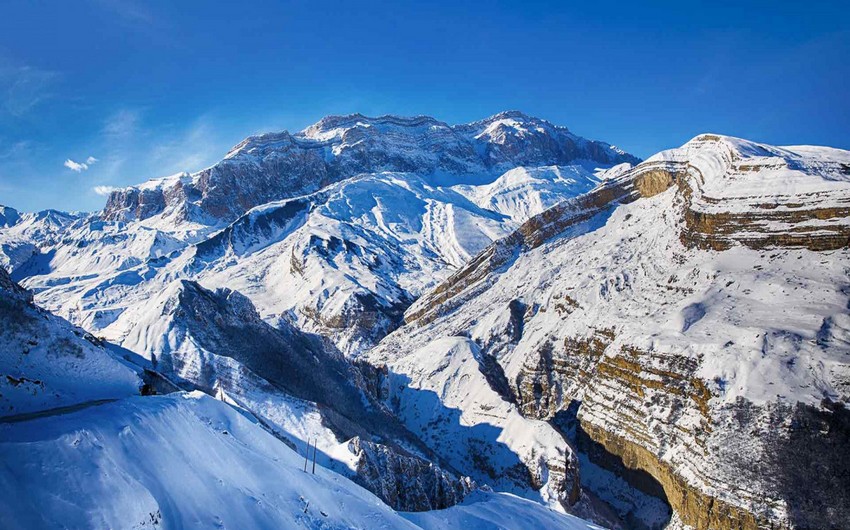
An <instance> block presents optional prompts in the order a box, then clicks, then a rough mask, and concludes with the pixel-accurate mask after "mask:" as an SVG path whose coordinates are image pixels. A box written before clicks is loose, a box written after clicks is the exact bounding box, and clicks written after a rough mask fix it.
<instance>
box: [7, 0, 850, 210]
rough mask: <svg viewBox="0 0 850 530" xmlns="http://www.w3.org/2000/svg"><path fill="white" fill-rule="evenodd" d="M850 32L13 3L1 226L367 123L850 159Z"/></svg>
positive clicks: (519, 9)
mask: <svg viewBox="0 0 850 530" xmlns="http://www.w3.org/2000/svg"><path fill="white" fill-rule="evenodd" d="M846 11H847V10H846V8H842V7H841V6H840V4H839V2H817V1H812V2H803V3H800V2H793V3H791V2H783V1H773V2H768V1H765V2H746V1H744V2H723V1H719V0H713V1H711V2H681V1H679V2H634V3H630V2H617V1H615V0H612V1H609V2H577V3H574V2H534V1H525V2H487V3H472V2H456V1H453V2H440V1H433V2H427V3H426V2H421V3H419V2H417V3H406V2H395V3H383V2H371V1H368V0H364V1H359V2H294V3H289V2H247V1H246V2H241V3H238V4H237V3H234V2H221V3H214V2H210V1H203V2H201V1H197V2H196V1H191V0H180V1H173V0H170V1H150V2H145V1H141V0H139V1H135V0H81V1H78V2H67V1H39V0H27V1H17V0H12V1H7V2H4V5H3V10H2V21H0V204H8V205H11V206H14V207H16V208H19V209H21V210H35V209H43V208H57V209H65V210H76V209H85V210H94V209H98V208H101V207H102V206H103V204H104V201H105V198H104V197H103V196H101V195H99V194H98V193H97V190H100V191H101V192H103V191H104V190H105V189H108V187H111V186H113V187H114V186H125V185H129V184H134V183H139V182H142V181H144V180H146V179H148V178H152V177H158V176H164V175H168V174H172V173H176V172H178V171H195V170H198V169H201V168H203V167H205V166H207V165H210V164H212V163H214V162H215V161H217V160H218V159H220V158H221V157H222V156H223V155H224V153H225V152H226V151H227V150H228V149H229V147H231V146H232V145H234V144H236V143H238V142H239V141H240V140H241V139H242V138H244V137H245V136H247V135H249V134H253V133H258V132H264V131H272V130H281V129H289V130H300V129H302V128H303V127H305V126H307V125H309V124H310V123H313V122H315V121H317V120H318V119H319V118H321V117H322V116H324V115H327V114H348V113H351V112H361V113H364V114H368V115H380V114H387V113H393V114H402V115H412V114H429V115H432V116H435V117H437V118H439V119H442V120H444V121H447V122H449V123H459V122H466V121H471V120H474V119H479V118H482V117H485V116H488V115H491V114H494V113H496V112H499V111H501V110H506V109H519V110H522V111H524V112H526V113H529V114H532V115H536V116H539V117H542V118H546V119H548V120H550V121H552V122H554V123H557V124H561V125H566V126H568V127H569V128H570V129H571V130H573V131H574V132H576V133H577V134H580V135H583V136H586V137H589V138H596V139H602V140H605V141H608V142H611V143H614V144H617V145H619V146H621V147H622V148H624V149H626V150H627V151H630V152H632V153H635V154H637V155H639V156H642V157H646V156H649V155H651V154H652V153H654V152H656V151H658V150H661V149H665V148H669V147H675V146H677V145H680V144H682V143H684V142H685V141H687V140H688V139H690V138H691V137H693V136H695V135H696V134H698V133H701V132H707V131H710V132H717V133H723V134H730V135H734V136H741V137H746V138H750V139H754V140H757V141H763V142H767V143H773V144H801V143H808V144H821V145H831V146H835V147H842V148H850V134H848V133H850V96H848V94H850V86H848V84H850V60H848V57H850V30H848V29H847V25H846V16H847V12H846ZM95 159H96V160H95ZM68 160H70V161H72V162H73V163H69V164H65V162H66V161H68ZM87 160H88V162H87ZM68 166H70V167H68Z"/></svg>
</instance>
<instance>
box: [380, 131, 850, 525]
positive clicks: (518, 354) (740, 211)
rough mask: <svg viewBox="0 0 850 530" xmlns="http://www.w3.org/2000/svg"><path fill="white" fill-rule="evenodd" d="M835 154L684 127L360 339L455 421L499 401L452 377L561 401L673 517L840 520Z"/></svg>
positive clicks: (849, 332)
mask: <svg viewBox="0 0 850 530" xmlns="http://www.w3.org/2000/svg"><path fill="white" fill-rule="evenodd" d="M848 155H850V153H847V152H846V151H839V150H834V149H828V148H814V147H795V148H775V147H771V146H764V145H760V144H755V143H752V142H747V141H744V140H738V139H733V138H726V137H717V136H711V135H704V136H701V137H697V138H695V139H694V140H693V141H692V142H689V143H688V144H686V145H685V146H683V147H682V148H681V149H676V150H672V151H668V152H664V153H662V154H660V155H658V156H656V157H653V158H652V159H650V160H648V161H647V162H645V163H644V164H641V165H639V166H637V167H636V168H635V169H634V170H632V171H630V172H627V173H624V174H623V175H621V176H620V177H617V178H615V179H613V180H612V181H611V182H610V183H609V184H608V185H606V186H603V187H602V188H600V189H598V190H597V191H594V192H592V193H590V194H589V195H588V196H586V197H584V198H581V199H580V200H578V201H574V202H573V203H567V204H565V205H562V206H560V207H556V208H553V209H552V210H550V211H547V212H546V213H544V214H543V215H541V216H539V217H537V218H533V219H532V220H530V221H529V222H527V223H525V224H524V225H523V226H522V227H521V228H520V229H519V230H518V231H517V232H516V233H515V234H514V235H513V236H511V237H510V238H508V239H506V240H504V241H502V242H500V243H499V244H495V245H493V246H491V247H489V248H488V249H487V250H486V251H485V252H483V253H482V254H481V255H479V256H478V257H476V258H475V259H473V260H471V261H470V263H469V264H468V265H467V266H465V267H464V268H463V269H461V270H460V271H458V272H457V273H455V274H454V275H453V276H451V277H450V278H449V279H448V280H447V281H446V282H444V283H443V284H441V285H440V286H438V287H437V288H435V289H434V290H433V291H431V292H430V293H428V294H426V295H424V296H423V297H421V298H420V299H419V300H417V302H416V303H415V304H414V305H413V306H412V307H411V308H410V309H409V310H408V311H407V314H406V319H407V321H408V324H407V325H405V326H403V327H402V328H400V329H398V330H397V331H395V332H394V333H392V334H391V335H389V336H388V337H387V338H385V339H384V340H383V341H382V342H381V344H379V345H378V347H377V348H376V349H374V350H373V351H371V352H369V354H368V358H369V359H370V360H371V361H372V362H375V363H386V364H387V365H388V367H389V370H390V373H391V374H394V375H391V377H394V378H397V379H406V380H409V381H410V383H409V384H410V386H415V387H417V388H420V389H422V390H425V391H432V392H436V393H437V394H438V395H440V397H441V400H442V402H443V403H456V404H457V407H458V408H459V413H460V414H461V415H462V416H463V417H466V418H468V419H467V420H466V424H467V425H471V426H472V427H473V428H474V426H476V425H495V426H502V425H507V424H508V423H509V422H510V421H512V420H511V415H510V413H506V412H504V411H505V410H507V411H510V410H512V407H509V406H508V405H507V403H505V404H504V405H503V406H502V411H500V409H499V408H495V409H491V408H490V407H489V406H488V407H481V405H480V403H481V400H480V399H472V400H469V401H466V400H467V398H468V396H479V395H487V394H488V393H489V394H493V393H496V392H497V391H498V392H499V393H501V394H504V395H506V400H507V401H508V402H510V403H512V404H513V406H514V407H516V408H517V409H519V410H520V411H521V412H522V415H523V416H525V417H529V418H541V419H551V418H553V417H555V415H556V414H557V413H559V412H563V411H566V410H567V409H568V407H569V405H570V404H571V402H573V401H576V402H581V406H580V408H579V411H578V421H579V424H580V426H581V430H582V431H583V434H584V436H585V438H586V439H587V438H589V439H590V440H593V441H595V442H597V443H599V444H602V445H603V446H604V447H605V448H606V449H607V450H609V451H611V452H613V453H614V454H616V455H618V456H622V457H623V458H624V459H626V461H627V465H629V466H630V467H638V468H640V469H644V470H646V471H648V472H649V473H650V474H652V475H653V476H654V477H655V479H656V480H657V481H658V482H659V483H660V485H661V487H663V489H664V491H665V492H666V495H667V497H668V499H669V500H670V502H671V504H672V505H673V507H674V508H675V509H676V510H677V512H678V515H679V516H680V517H681V519H682V520H683V521H684V522H685V523H689V524H693V525H695V526H697V527H711V528H715V527H717V528H724V527H727V525H733V526H734V525H740V526H742V527H745V528H754V527H756V526H759V525H766V524H786V525H788V524H791V525H800V526H807V525H811V524H812V521H813V520H817V519H812V518H813V517H815V518H816V517H817V514H818V513H819V512H822V513H828V514H830V517H831V518H832V519H830V520H832V521H835V522H836V523H837V522H838V521H846V520H847V513H846V510H845V509H844V508H843V506H846V503H845V500H846V495H845V494H844V493H843V492H846V491H847V488H846V486H847V484H846V478H840V477H846V472H845V471H843V470H845V469H846V466H845V467H842V466H844V464H843V461H844V459H842V458H841V457H839V456H838V454H839V453H840V451H841V447H846V443H847V442H849V441H850V440H848V439H847V434H846V433H847V432H850V431H848V430H847V422H848V418H847V414H846V413H845V412H842V411H844V410H846V409H845V408H844V406H843V405H842V403H847V402H848V400H850V363H848V361H847V359H848V355H850V350H848V344H850V342H848V339H850V326H848V325H847V323H848V322H850V320H848V319H850V314H848V307H850V306H848V283H847V278H848V273H850V254H848V248H847V246H848V241H850V230H848V225H850V223H848V219H850V209H848V206H850V203H848V197H849V196H850V195H848V194H850V177H848V171H847V167H848V164H847V161H848V158H847V157H848ZM712 215H713V216H712ZM454 344H463V345H464V346H463V348H462V349H459V348H457V347H455V346H451V347H449V345H454ZM417 351H427V352H428V354H427V355H423V356H418V355H417V354H416V353H415V352H417ZM458 356H460V357H461V358H460V359H458ZM464 363H465V364H468V365H472V366H473V367H474V368H473V369H469V370H466V371H464V372H460V371H455V372H452V374H451V376H449V377H448V380H447V379H446V378H445V377H443V376H437V377H434V375H433V372H432V370H433V367H434V366H444V365H445V366H455V365H463V364H464ZM494 366H495V367H496V368H495V369H494ZM474 371H491V372H496V373H499V372H501V373H502V374H503V376H501V377H499V378H498V379H499V381H500V382H499V383H498V384H494V382H493V380H490V381H487V380H485V379H484V378H482V377H472V376H471V375H470V376H467V374H469V373H470V372H474ZM406 393H407V391H406V390H405V389H398V390H397V391H396V392H394V393H392V394H391V395H390V396H389V398H388V400H390V401H392V400H394V399H396V400H401V403H402V408H404V407H405V406H406V405H405V402H406V400H407V397H406ZM836 403H837V404H836ZM481 408H485V409H487V410H486V411H484V410H480V409H481ZM494 410H495V411H498V412H497V413H496V414H495V417H490V416H489V415H490V414H492V412H493V411H494ZM427 420H428V418H427V417H424V418H421V417H420V418H416V420H415V422H414V424H416V423H418V422H422V421H427ZM408 421H411V420H408ZM801 425H802V426H805V427H798V426H801ZM792 427H793V428H792ZM502 428H503V429H504V430H503V431H502V435H504V434H506V433H507V432H509V431H508V427H502ZM550 447H551V448H555V447H557V445H554V446H550ZM814 448H820V449H818V450H816V449H814ZM757 462H761V463H762V464H759V465H756V464H754V463H757ZM798 462H801V464H799V467H798V464H797V463H798ZM802 462H805V464H802ZM813 467H816V468H819V469H825V470H826V471H825V472H824V473H823V474H822V476H821V477H820V478H819V479H817V480H816V479H814V478H813V477H812V475H811V469H812V468H813ZM803 490H805V491H806V492H807V493H806V494H805V495H803V494H801V493H800V491H803ZM603 493H604V492H603ZM803 497H804V498H803ZM815 498H816V499H817V500H816V501H815V500H813V499H815ZM812 506H818V507H819V508H812ZM623 515H626V514H625V513H624V514H623ZM838 526H841V524H838Z"/></svg>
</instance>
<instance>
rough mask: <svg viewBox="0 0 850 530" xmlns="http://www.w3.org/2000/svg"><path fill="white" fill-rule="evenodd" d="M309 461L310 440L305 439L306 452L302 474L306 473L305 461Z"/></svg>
mask: <svg viewBox="0 0 850 530" xmlns="http://www.w3.org/2000/svg"><path fill="white" fill-rule="evenodd" d="M309 459H310V438H307V452H306V453H304V473H306V472H307V460H309Z"/></svg>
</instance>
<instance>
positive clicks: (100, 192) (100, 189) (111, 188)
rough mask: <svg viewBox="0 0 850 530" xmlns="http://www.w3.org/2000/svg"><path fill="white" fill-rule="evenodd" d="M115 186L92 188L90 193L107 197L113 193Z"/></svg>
mask: <svg viewBox="0 0 850 530" xmlns="http://www.w3.org/2000/svg"><path fill="white" fill-rule="evenodd" d="M117 189H119V188H116V187H115V186H95V187H94V188H92V191H94V192H95V193H97V194H98V195H109V194H110V193H112V192H113V191H115V190H117Z"/></svg>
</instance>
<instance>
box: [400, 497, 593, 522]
mask: <svg viewBox="0 0 850 530" xmlns="http://www.w3.org/2000/svg"><path fill="white" fill-rule="evenodd" d="M401 515H402V516H404V517H405V518H406V519H408V520H410V521H412V522H414V523H416V524H417V525H418V526H419V527H421V528H423V530H443V529H445V528H474V529H476V530H501V529H505V528H517V529H519V528H523V529H524V528H560V529H563V530H585V529H601V527H599V526H596V525H592V524H590V523H588V522H586V521H584V520H582V519H579V518H577V517H574V516H571V515H565V514H562V513H558V512H556V511H554V510H547V509H545V508H544V509H541V507H540V505H539V504H537V503H534V502H531V501H529V500H526V499H523V498H520V497H516V496H514V495H511V494H509V493H493V492H487V491H476V492H474V493H471V494H470V495H468V496H467V497H466V499H464V501H463V502H462V503H460V504H458V505H455V506H452V507H451V508H447V509H445V510H435V511H430V512H418V513H402V514H401Z"/></svg>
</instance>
